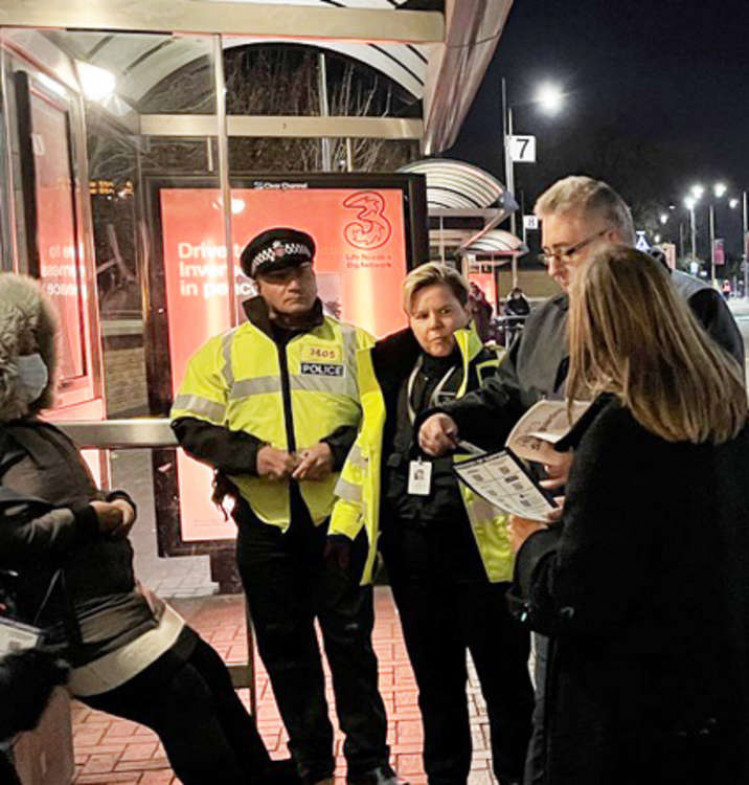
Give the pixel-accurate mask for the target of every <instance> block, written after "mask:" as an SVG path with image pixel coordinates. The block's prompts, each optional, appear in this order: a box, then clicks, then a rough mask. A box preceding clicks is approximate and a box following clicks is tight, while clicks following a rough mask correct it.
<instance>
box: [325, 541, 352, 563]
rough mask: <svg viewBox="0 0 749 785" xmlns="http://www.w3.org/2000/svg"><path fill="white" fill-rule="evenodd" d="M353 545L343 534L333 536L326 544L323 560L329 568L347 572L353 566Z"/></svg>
mask: <svg viewBox="0 0 749 785" xmlns="http://www.w3.org/2000/svg"><path fill="white" fill-rule="evenodd" d="M352 545H353V543H352V542H351V540H349V538H348V537H346V536H345V535H343V534H331V535H330V536H329V537H328V540H327V542H326V543H325V551H324V552H323V559H325V561H326V562H327V564H328V566H330V567H334V568H338V569H339V570H342V571H343V572H346V571H347V570H348V568H349V565H350V564H351V546H352Z"/></svg>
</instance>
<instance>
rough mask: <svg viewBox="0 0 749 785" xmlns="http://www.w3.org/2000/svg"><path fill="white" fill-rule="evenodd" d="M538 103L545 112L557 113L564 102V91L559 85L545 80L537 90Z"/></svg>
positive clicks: (549, 113)
mask: <svg viewBox="0 0 749 785" xmlns="http://www.w3.org/2000/svg"><path fill="white" fill-rule="evenodd" d="M536 103H537V104H538V106H539V108H540V109H541V111H542V112H544V114H548V115H552V116H553V115H555V114H557V113H558V112H559V110H560V109H561V108H562V105H563V104H564V92H562V88H561V87H559V85H556V84H553V83H552V82H544V84H542V85H539V88H538V90H537V91H536Z"/></svg>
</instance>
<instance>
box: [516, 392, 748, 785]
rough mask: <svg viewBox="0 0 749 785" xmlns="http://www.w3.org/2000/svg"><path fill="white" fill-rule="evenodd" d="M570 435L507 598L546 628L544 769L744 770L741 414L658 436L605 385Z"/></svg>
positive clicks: (700, 773)
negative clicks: (717, 427)
mask: <svg viewBox="0 0 749 785" xmlns="http://www.w3.org/2000/svg"><path fill="white" fill-rule="evenodd" d="M569 443H570V446H572V447H574V448H575V449H576V454H575V462H574V465H573V468H572V472H571V474H570V479H569V483H568V486H567V500H566V504H565V510H564V517H563V521H562V523H561V525H558V526H555V527H553V528H552V529H549V530H547V531H542V532H538V533H536V534H534V535H532V536H531V537H529V538H528V540H526V542H525V543H524V545H523V547H522V548H521V549H520V552H519V554H518V557H517V562H516V567H515V586H514V589H513V600H512V607H513V612H514V613H515V615H516V616H517V618H518V619H519V620H520V621H521V622H522V623H523V624H525V625H526V626H527V627H529V628H530V629H532V630H535V631H538V632H540V633H543V634H545V635H548V636H550V637H551V641H550V650H549V665H548V673H547V680H546V695H545V700H546V725H545V729H544V730H545V741H546V744H545V749H546V761H545V764H546V779H545V780H544V783H546V784H547V785H587V784H588V783H589V784H590V785H623V784H624V783H626V784H627V785H629V784H630V783H646V782H659V783H670V782H673V783H677V782H678V783H679V785H690V784H691V783H695V785H696V783H700V785H704V783H716V785H717V783H719V782H720V783H722V784H723V785H726V784H727V783H739V782H746V781H747V780H746V779H745V778H744V777H745V776H746V771H747V767H746V761H745V760H743V758H744V757H745V756H746V755H747V749H748V748H747V740H746V738H745V737H746V736H747V734H748V731H747V725H749V723H748V722H747V715H746V711H745V701H744V696H745V695H746V683H745V682H746V680H747V674H748V673H749V662H748V661H747V624H748V623H749V503H748V502H749V500H748V499H747V492H748V489H749V429H745V430H744V431H743V432H742V433H741V434H740V435H739V437H738V438H736V439H735V440H733V441H731V442H728V443H726V444H724V445H721V446H719V447H715V446H711V445H708V444H704V445H693V444H688V443H671V442H666V441H665V440H663V439H660V438H658V437H656V436H655V435H653V434H652V433H650V432H648V431H646V430H645V429H644V428H643V427H642V426H640V425H639V424H638V423H637V422H636V421H635V419H634V418H633V417H632V415H631V414H630V412H629V411H628V410H627V409H625V408H624V407H623V406H622V405H621V404H620V403H619V402H618V400H616V399H615V398H613V397H611V396H601V397H600V398H599V399H598V400H597V401H596V402H594V404H593V405H592V407H591V409H590V410H589V411H588V412H587V413H586V415H585V416H584V417H583V419H582V420H581V421H580V422H579V423H578V425H577V426H576V427H575V428H574V429H573V432H572V433H571V435H570V438H569ZM732 756H734V757H735V758H736V760H731V757H732Z"/></svg>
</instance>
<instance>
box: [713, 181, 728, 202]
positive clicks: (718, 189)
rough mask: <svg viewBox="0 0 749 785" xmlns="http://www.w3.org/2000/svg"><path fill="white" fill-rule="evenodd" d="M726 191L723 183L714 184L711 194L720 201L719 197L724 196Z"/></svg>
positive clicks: (726, 188)
mask: <svg viewBox="0 0 749 785" xmlns="http://www.w3.org/2000/svg"><path fill="white" fill-rule="evenodd" d="M727 190H728V186H727V185H726V184H725V183H715V185H714V186H713V193H714V194H715V196H716V197H717V198H718V199H720V198H721V196H725V194H726V191H727Z"/></svg>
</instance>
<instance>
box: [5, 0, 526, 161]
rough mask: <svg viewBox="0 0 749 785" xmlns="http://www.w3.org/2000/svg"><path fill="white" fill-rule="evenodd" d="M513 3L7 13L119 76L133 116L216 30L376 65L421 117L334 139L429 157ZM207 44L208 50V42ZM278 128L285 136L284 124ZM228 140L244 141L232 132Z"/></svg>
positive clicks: (54, 8) (252, 3) (235, 1)
mask: <svg viewBox="0 0 749 785" xmlns="http://www.w3.org/2000/svg"><path fill="white" fill-rule="evenodd" d="M512 2H513V0H295V1H294V2H286V1H285V0H128V2H127V3H106V2H102V0H95V2H91V0H34V2H33V3H15V4H12V5H10V6H8V7H7V9H6V10H4V15H3V19H2V24H4V25H5V26H7V28H19V27H20V28H26V29H29V30H35V31H36V32H37V35H40V36H42V37H44V38H46V39H47V41H51V42H53V43H55V44H57V48H58V51H59V50H62V51H64V52H65V53H67V54H69V55H72V56H73V57H74V58H75V59H76V60H79V61H82V62H84V63H88V64H90V65H93V66H98V67H99V68H102V69H104V70H106V71H109V72H111V74H112V75H113V76H114V77H115V78H116V81H117V96H118V98H120V99H121V100H122V101H124V102H126V103H127V105H128V106H129V107H131V108H132V110H133V111H134V113H135V114H138V113H139V112H140V109H139V104H140V102H141V101H142V100H143V99H144V98H145V97H147V96H148V94H149V91H151V90H153V88H154V87H156V86H157V85H159V84H160V83H163V81H164V80H166V79H167V78H168V77H169V76H170V75H172V74H175V73H177V72H179V71H180V69H183V68H185V67H187V66H189V65H190V63H192V62H194V61H195V60H196V58H197V57H199V56H200V55H199V53H197V49H199V47H197V49H196V46H195V39H196V37H200V36H203V37H206V36H212V35H220V36H221V46H223V48H224V49H230V48H235V47H242V46H247V45H254V44H269V43H271V44H272V43H285V44H290V45H308V46H312V47H315V48H317V49H319V50H322V51H326V50H327V51H331V52H336V53H339V54H340V55H343V56H347V57H350V58H353V59H354V60H358V61H360V62H362V63H364V64H366V65H367V66H370V67H371V68H373V69H375V70H376V71H377V72H379V73H381V74H383V75H384V76H386V77H387V78H388V79H390V80H392V82H394V83H395V84H397V85H400V86H401V87H402V88H403V89H404V90H405V91H407V93H408V94H410V95H411V96H413V98H414V100H415V101H422V102H423V113H422V117H421V118H420V119H415V118H400V117H396V116H384V117H377V118H368V119H367V121H366V122H365V121H364V120H365V119H364V118H355V119H356V120H357V122H358V127H357V124H356V123H352V124H349V125H347V126H345V129H343V130H341V129H338V130H339V131H341V132H340V133H339V134H338V135H341V136H361V137H363V136H371V137H380V138H388V139H397V138H402V139H418V140H419V141H420V142H421V147H422V151H423V153H424V154H425V155H434V154H436V153H439V152H440V151H441V150H444V149H446V148H448V147H450V146H451V145H452V144H453V143H454V141H455V138H456V137H457V134H458V132H459V130H460V126H461V125H462V122H463V120H464V118H465V115H466V113H467V112H468V109H469V108H470V106H471V104H472V102H473V99H474V96H475V94H476V91H477V90H478V87H479V85H480V84H481V82H482V80H483V78H484V75H485V73H486V69H487V67H488V64H489V62H490V61H491V59H492V56H493V55H494V51H495V49H496V46H497V43H498V41H499V39H500V37H501V35H502V32H503V30H504V26H505V23H506V20H507V16H508V14H509V11H510V8H511V6H512ZM13 43H14V45H16V43H17V41H16V39H14V41H13ZM26 43H27V44H29V46H24V48H28V49H30V50H34V51H35V53H38V52H41V51H43V50H44V46H43V45H42V46H35V45H34V42H33V41H27V42H26ZM206 48H207V50H209V51H210V45H209V42H208V40H207V39H206ZM51 57H54V54H53V53H51ZM122 114H123V115H124V114H127V112H123V113H122ZM136 121H137V118H134V120H133V122H136ZM378 123H379V125H378ZM277 125H278V129H281V127H282V126H281V123H280V122H279V123H278V124H277ZM243 127H244V128H245V129H246V128H248V126H247V125H245V126H243ZM258 127H259V126H258ZM286 127H287V129H288V127H289V126H288V124H287V126H286ZM294 127H295V128H296V129H298V135H300V136H304V135H313V136H320V137H329V136H331V135H332V136H335V135H336V133H334V132H331V128H332V126H331V125H330V124H325V123H323V122H318V123H316V124H314V130H312V131H309V129H310V128H311V125H310V124H309V123H308V124H307V125H306V126H302V125H301V124H297V125H296V126H294ZM235 131H236V125H235ZM255 131H257V129H255ZM272 131H273V129H272V127H270V126H269V125H268V123H264V124H263V125H262V129H261V131H260V132H257V133H255V132H253V131H248V132H247V135H269V136H273V135H275V134H274V133H273V132H272ZM145 133H150V131H145ZM230 133H231V134H233V135H243V134H242V133H239V132H233V131H232V130H231V127H230ZM279 135H290V134H289V133H280V134H279Z"/></svg>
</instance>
